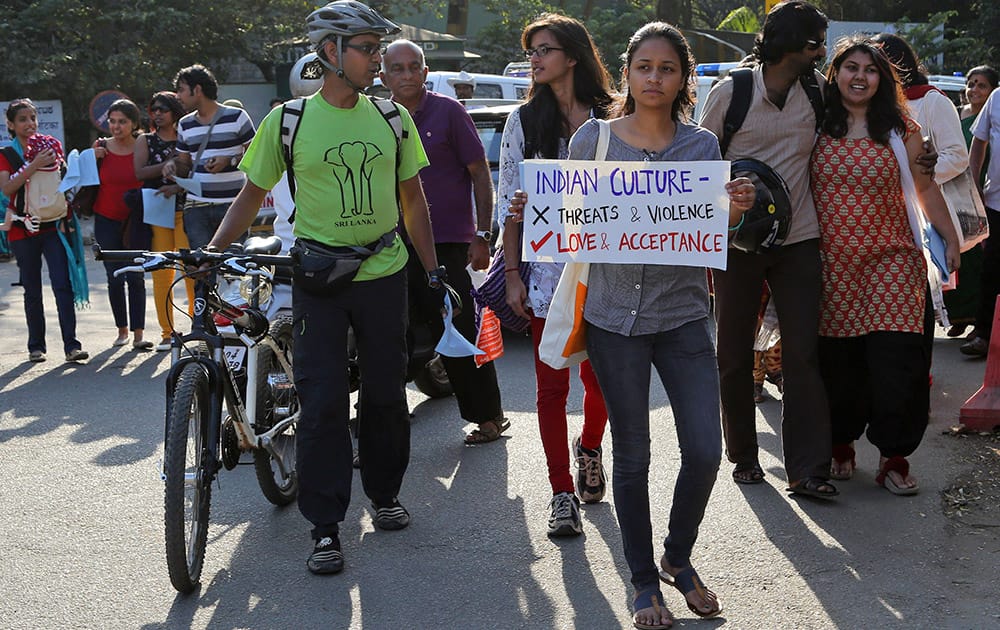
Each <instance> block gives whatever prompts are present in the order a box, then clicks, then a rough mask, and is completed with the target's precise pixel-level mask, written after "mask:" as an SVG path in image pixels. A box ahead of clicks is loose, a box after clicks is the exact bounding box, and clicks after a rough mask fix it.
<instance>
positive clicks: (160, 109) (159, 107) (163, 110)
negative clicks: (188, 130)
mask: <svg viewBox="0 0 1000 630" xmlns="http://www.w3.org/2000/svg"><path fill="white" fill-rule="evenodd" d="M149 111H151V112H159V113H161V114H166V113H167V112H169V111H170V108H169V107H167V106H166V105H153V106H152V107H150V108H149Z"/></svg>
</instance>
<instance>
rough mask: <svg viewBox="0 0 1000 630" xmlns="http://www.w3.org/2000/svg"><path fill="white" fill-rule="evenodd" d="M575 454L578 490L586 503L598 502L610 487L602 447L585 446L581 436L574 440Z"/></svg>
mask: <svg viewBox="0 0 1000 630" xmlns="http://www.w3.org/2000/svg"><path fill="white" fill-rule="evenodd" d="M573 455H575V456H576V492H577V494H579V495H580V499H581V500H582V501H583V502H584V503H598V502H600V500H601V499H603V498H604V493H605V491H606V490H607V487H608V475H607V473H605V472H604V459H603V455H602V454H601V447H597V450H594V451H592V450H590V449H589V448H583V445H582V444H581V443H580V436H577V437H576V439H575V440H573Z"/></svg>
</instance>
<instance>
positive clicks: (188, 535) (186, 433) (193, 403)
mask: <svg viewBox="0 0 1000 630" xmlns="http://www.w3.org/2000/svg"><path fill="white" fill-rule="evenodd" d="M169 410H170V411H169V417H168V419H167V426H168V427H169V429H168V431H167V441H166V444H165V445H164V449H163V473H164V477H165V480H164V486H165V490H164V500H163V507H164V510H163V512H164V515H163V523H164V536H165V540H166V552H167V572H168V573H169V575H170V583H171V584H173V586H174V588H175V589H177V590H178V591H180V592H181V593H190V592H191V591H193V590H194V589H195V588H197V586H198V583H199V581H200V579H201V569H202V565H203V563H204V559H205V546H206V543H207V541H208V515H209V507H210V504H211V500H212V484H211V482H209V481H208V479H207V478H208V475H207V473H206V471H205V464H206V461H205V455H206V454H207V448H208V445H207V435H208V427H209V422H210V420H211V409H209V385H208V374H206V373H205V370H204V368H202V367H201V366H200V365H198V364H196V363H191V364H188V365H186V366H185V367H184V369H183V370H181V374H180V377H179V378H178V379H177V384H176V386H175V387H174V391H173V394H172V395H171V400H170V407H169Z"/></svg>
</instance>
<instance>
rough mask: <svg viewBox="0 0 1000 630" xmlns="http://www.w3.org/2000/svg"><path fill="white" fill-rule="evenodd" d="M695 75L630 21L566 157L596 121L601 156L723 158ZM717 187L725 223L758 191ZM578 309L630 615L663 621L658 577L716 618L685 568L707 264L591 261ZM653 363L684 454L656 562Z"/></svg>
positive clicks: (701, 449) (701, 390)
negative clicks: (605, 432)
mask: <svg viewBox="0 0 1000 630" xmlns="http://www.w3.org/2000/svg"><path fill="white" fill-rule="evenodd" d="M693 73H694V57H693V55H692V53H691V49H690V47H689V45H688V43H687V41H686V40H685V39H684V36H683V35H681V33H680V31H678V30H677V29H676V28H674V27H673V26H670V25H669V24H665V23H662V22H654V23H651V24H647V25H646V26H644V27H642V28H641V29H639V31H637V32H636V33H635V35H633V36H632V38H631V39H630V41H629V44H628V48H627V50H626V52H625V66H624V69H623V78H622V86H621V91H622V93H623V94H624V95H625V96H624V98H623V99H622V101H621V103H620V106H619V108H618V114H619V117H618V118H615V119H614V120H612V121H611V122H610V123H604V122H601V121H588V122H586V123H584V124H583V125H582V126H581V127H580V129H579V131H577V132H576V134H575V135H574V136H573V139H572V140H571V142H570V147H569V157H570V158H571V159H575V160H590V159H595V157H596V156H597V151H598V141H599V136H600V127H601V125H605V124H608V125H610V138H609V139H608V146H607V153H606V156H604V159H606V160H608V161H632V162H650V161H657V162H659V161H671V162H691V161H698V160H721V159H722V158H721V155H720V152H719V143H718V140H717V139H716V137H715V136H714V135H713V134H712V133H711V132H709V131H707V130H705V129H702V128H701V127H698V126H696V125H694V124H692V123H690V122H689V121H688V120H689V112H690V111H691V106H692V105H693V103H694V101H693V94H692V77H693ZM726 191H727V193H728V195H729V202H730V209H729V215H730V216H729V224H730V226H731V227H732V226H734V225H739V223H740V222H741V217H742V214H743V212H745V211H746V210H748V209H749V208H750V207H752V205H753V202H754V200H755V199H756V189H755V188H754V185H753V184H752V183H751V182H750V180H749V179H746V178H740V179H737V180H734V181H732V182H728V183H727V184H726ZM522 195H524V193H521V194H519V195H518V200H517V203H516V204H515V205H516V208H520V207H521V205H522V202H523V199H524V197H523V196H522ZM583 316H584V319H585V320H586V322H587V354H588V356H589V357H590V361H591V363H592V365H593V369H594V372H595V373H596V374H597V380H598V382H599V383H600V386H601V391H603V392H604V399H605V401H606V403H607V407H608V411H609V415H610V423H611V434H612V440H613V448H614V458H615V460H614V471H613V476H612V487H613V488H614V495H613V496H614V502H615V510H616V511H617V513H618V522H619V525H620V527H621V532H622V542H623V545H624V548H625V559H626V561H627V562H628V565H629V569H630V570H631V572H632V576H631V582H632V585H633V586H634V587H635V593H636V595H635V599H634V604H633V607H634V614H633V617H632V621H633V624H634V625H635V627H637V628H667V627H669V626H671V625H672V623H673V617H672V616H671V614H670V612H669V611H668V610H667V609H666V607H664V606H663V595H662V593H661V592H660V586H659V581H663V582H664V583H666V584H668V585H670V586H672V587H674V588H676V589H677V590H678V591H680V592H681V593H682V594H683V595H684V598H685V601H686V603H687V606H688V608H689V609H690V610H691V611H692V612H693V613H694V614H696V615H698V616H699V617H706V618H707V617H715V616H717V615H719V614H720V613H721V612H722V605H721V604H720V603H719V600H718V598H717V597H716V596H715V594H714V593H712V592H711V591H710V590H708V589H707V588H706V587H705V586H704V584H703V583H702V581H701V579H700V578H699V577H698V574H697V573H696V572H695V570H694V568H693V567H692V566H691V550H692V548H693V547H694V543H695V540H696V538H697V535H698V527H699V525H700V524H701V520H702V517H703V516H704V513H705V506H706V505H707V504H708V499H709V496H710V495H711V492H712V487H713V486H714V484H715V478H716V474H717V472H718V469H719V462H720V460H721V458H722V432H721V418H720V411H719V372H718V366H717V364H716V359H715V346H714V344H713V341H712V320H711V319H710V316H711V313H710V308H709V299H708V283H707V276H706V273H705V269H704V268H703V267H688V266H677V265H666V264H664V265H645V264H598V263H592V264H591V265H590V277H589V288H588V292H587V300H586V303H585V306H584V313H583ZM651 368H656V371H657V373H658V374H659V377H660V380H661V382H662V383H663V386H664V388H665V389H666V392H667V396H668V397H669V398H670V405H671V408H672V412H673V417H674V421H675V423H676V428H677V439H678V442H679V444H680V451H681V468H680V472H679V473H678V476H677V484H676V486H675V488H674V497H673V503H672V507H671V512H670V521H669V527H668V530H669V535H668V536H667V538H666V540H664V543H663V544H664V553H663V555H662V557H661V558H660V560H659V566H657V563H656V561H655V556H654V553H653V545H652V539H653V532H652V524H651V518H650V506H649V466H650V429H649V424H650V413H649V384H650V372H651Z"/></svg>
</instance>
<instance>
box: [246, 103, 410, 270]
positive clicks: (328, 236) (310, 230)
mask: <svg viewBox="0 0 1000 630" xmlns="http://www.w3.org/2000/svg"><path fill="white" fill-rule="evenodd" d="M306 101H307V102H306V107H305V111H304V113H303V115H302V119H301V122H300V123H299V130H298V134H297V135H296V137H295V143H294V147H293V150H294V155H293V156H292V159H293V163H294V164H295V223H294V231H295V236H297V237H300V238H307V239H310V240H314V241H317V242H320V243H323V244H326V245H331V246H345V245H367V244H369V243H371V242H373V241H375V240H377V239H378V238H379V237H380V236H382V235H383V234H385V233H386V232H388V231H389V230H391V229H393V228H394V227H395V226H396V224H397V223H398V222H399V209H398V208H397V206H396V183H397V181H405V180H407V179H410V178H411V177H415V176H416V175H417V173H419V172H420V169H422V168H424V167H425V166H427V165H428V163H429V162H428V160H427V155H426V153H424V147H423V145H422V144H421V143H420V141H419V138H420V136H419V134H418V133H417V128H416V125H414V124H413V119H412V118H411V117H410V114H409V112H407V111H406V109H405V108H403V107H398V108H397V109H399V111H400V114H401V115H402V119H403V131H404V138H403V140H402V145H401V149H400V161H399V167H398V168H397V167H396V135H395V133H394V132H393V130H392V127H390V126H389V124H388V123H387V122H386V121H385V119H384V118H383V117H382V113H381V112H379V110H378V109H377V108H376V107H375V106H374V105H372V103H371V101H369V100H368V99H367V98H366V97H364V96H361V97H359V98H358V102H357V104H356V105H355V106H354V107H353V108H351V109H338V108H336V107H333V106H332V105H330V104H329V103H327V102H326V101H325V100H324V99H323V97H322V96H320V95H319V93H316V94H314V95H313V96H310V97H308V98H307V99H306ZM407 132H409V133H407ZM240 169H241V170H243V171H244V172H245V173H246V174H247V177H249V178H250V181H251V182H253V183H254V185H256V186H259V187H261V188H264V189H267V190H270V189H271V188H274V186H275V184H277V183H278V180H280V179H281V175H282V173H284V172H285V160H284V157H283V156H282V146H281V108H280V107H276V108H274V109H273V110H271V112H270V113H268V115H267V117H266V118H264V120H263V122H261V124H260V129H258V131H257V135H256V136H254V139H253V142H252V143H251V144H250V148H249V149H247V152H246V155H244V156H243V160H242V161H241V162H240ZM406 260H407V253H406V247H404V246H403V244H402V240H401V239H400V238H399V237H398V236H397V237H396V240H395V241H393V243H392V245H390V246H388V247H386V248H385V249H383V250H382V251H380V252H379V253H378V254H376V255H375V256H372V257H371V258H369V259H367V260H366V261H365V262H364V263H363V264H362V265H361V270H360V271H359V272H358V275H357V276H356V277H355V281H362V280H374V279H376V278H383V277H385V276H388V275H390V274H393V273H395V272H397V271H399V270H400V269H402V268H403V267H404V266H405V265H406Z"/></svg>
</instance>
